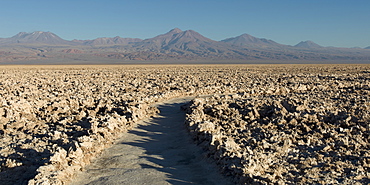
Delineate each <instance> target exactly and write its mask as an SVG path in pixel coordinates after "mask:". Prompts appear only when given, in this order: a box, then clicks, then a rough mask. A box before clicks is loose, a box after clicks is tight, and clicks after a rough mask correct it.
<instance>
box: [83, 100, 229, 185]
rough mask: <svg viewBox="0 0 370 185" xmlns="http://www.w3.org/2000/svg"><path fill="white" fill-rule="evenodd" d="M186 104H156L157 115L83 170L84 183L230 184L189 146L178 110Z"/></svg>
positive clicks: (174, 102) (181, 114)
mask: <svg viewBox="0 0 370 185" xmlns="http://www.w3.org/2000/svg"><path fill="white" fill-rule="evenodd" d="M186 101H189V99H184V98H182V99H174V100H170V101H169V102H166V103H164V104H161V105H159V106H158V109H159V110H160V113H159V115H157V116H155V117H153V118H150V119H148V120H145V121H143V122H141V123H139V125H138V126H137V127H136V128H134V129H133V130H131V131H129V132H128V133H126V134H124V136H123V137H122V139H121V140H120V141H119V142H118V143H117V144H115V145H114V146H113V147H112V148H110V149H108V150H107V151H106V153H107V155H106V154H103V156H102V158H101V159H98V160H97V161H96V162H95V163H94V164H93V165H92V166H91V167H90V168H88V169H87V171H86V172H87V173H90V174H91V176H90V177H85V179H86V180H87V181H89V183H88V184H174V185H183V184H232V183H230V182H229V181H230V180H229V179H224V177H223V176H222V175H220V173H219V172H218V168H217V166H216V165H215V164H211V163H208V162H207V161H206V159H205V156H204V155H203V151H202V149H200V148H199V147H198V146H196V145H195V144H194V143H193V141H192V139H191V137H190V135H189V133H188V132H187V130H186V128H185V125H184V120H185V113H184V112H183V111H181V110H180V106H181V105H183V104H184V103H186ZM123 163H124V164H123ZM104 173H106V174H104ZM85 183H86V181H85ZM76 184H78V183H76Z"/></svg>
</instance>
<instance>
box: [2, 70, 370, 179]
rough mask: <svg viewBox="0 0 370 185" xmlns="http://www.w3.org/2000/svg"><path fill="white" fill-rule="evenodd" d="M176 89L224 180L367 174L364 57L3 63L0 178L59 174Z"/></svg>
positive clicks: (191, 127) (369, 84)
mask: <svg viewBox="0 0 370 185" xmlns="http://www.w3.org/2000/svg"><path fill="white" fill-rule="evenodd" d="M203 95H207V96H203ZM178 97H195V98H193V99H192V100H191V101H189V102H188V103H186V104H184V105H183V106H182V109H183V111H185V112H186V118H185V119H184V120H183V122H184V124H185V125H186V127H187V128H188V132H189V134H190V135H191V137H192V138H193V139H194V142H195V143H197V144H198V146H199V147H200V148H202V149H203V150H204V156H206V157H207V158H209V159H210V162H212V161H213V163H215V164H217V166H218V168H219V171H220V173H222V174H223V175H224V176H226V177H229V178H230V179H231V180H232V183H235V184H253V183H256V184H368V183H369V182H370V150H369V149H370V144H369V133H370V130H369V121H370V65H366V64H364V65H355V64H353V65H347V64H342V65H334V64H333V65H318V64H316V65H308V64H307V65H306V64H304V65H303V64H302V65H293V64H290V65H95V66H94V65H90V66H89V65H81V66H78V65H69V66H63V65H53V66H37V65H28V66H0V140H1V142H0V170H1V171H0V184H68V183H69V182H70V181H71V180H73V178H74V177H75V174H76V173H77V172H79V171H81V170H84V168H85V167H86V166H87V165H89V163H90V162H91V160H93V159H94V158H96V157H98V156H99V155H100V154H101V153H102V152H103V151H104V150H105V149H106V148H108V147H110V146H111V145H112V143H113V142H114V141H115V140H116V139H118V138H119V136H120V135H121V134H122V133H125V132H127V131H129V130H131V129H133V128H135V127H136V126H137V123H138V122H139V121H140V120H142V119H144V118H147V117H150V116H155V115H157V114H158V113H159V110H158V109H157V108H156V107H155V106H153V105H154V104H155V103H158V102H163V101H166V100H170V99H173V98H178Z"/></svg>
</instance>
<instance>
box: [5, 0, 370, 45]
mask: <svg viewBox="0 0 370 185" xmlns="http://www.w3.org/2000/svg"><path fill="white" fill-rule="evenodd" d="M369 20H370V1H368V0H352V1H349V0H310V1H303V0H302V1H301V0H279V1H277V0H275V1H274V0H259V1H249V0H212V1H211V0H198V1H196V0H187V1H179V0H155V1H154V0H136V1H133V0H131V1H129V0H104V1H103V0H100V1H98V0H63V1H59V0H58V1H57V0H1V1H0V27H1V29H0V38H8V37H12V36H14V35H15V34H17V33H19V32H33V31H50V32H53V33H55V34H57V35H58V36H60V37H61V38H63V39H66V40H73V39H81V40H86V39H95V38H98V37H115V36H120V37H125V38H141V39H146V38H151V37H154V36H157V35H159V34H163V33H166V32H168V31H169V30H171V29H173V28H176V27H177V28H180V29H181V30H189V29H191V30H194V31H197V32H199V33H200V34H202V35H203V36H205V37H208V38H210V39H213V40H217V41H219V40H222V39H226V38H230V37H236V36H239V35H241V34H244V33H247V34H250V35H252V36H255V37H258V38H266V39H271V40H274V41H276V42H278V43H281V44H287V45H295V44H297V43H299V42H300V41H306V40H311V41H313V42H315V43H317V44H319V45H322V46H335V47H362V48H363V47H368V46H370V23H369Z"/></svg>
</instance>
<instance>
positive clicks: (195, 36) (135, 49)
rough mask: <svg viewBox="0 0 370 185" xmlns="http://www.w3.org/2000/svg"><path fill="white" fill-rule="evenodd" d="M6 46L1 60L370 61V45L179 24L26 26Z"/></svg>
mask: <svg viewBox="0 0 370 185" xmlns="http://www.w3.org/2000/svg"><path fill="white" fill-rule="evenodd" d="M0 46H1V48H0V53H1V55H0V61H1V60H2V59H3V60H12V61H13V60H23V59H32V60H34V59H35V60H36V59H47V58H65V57H67V58H68V57H74V60H80V58H81V57H82V58H84V57H85V58H92V57H103V58H110V59H114V60H199V59H202V60H208V59H209V60H369V61H370V50H366V49H362V48H335V47H322V46H320V45H318V44H316V43H314V42H312V41H302V42H300V43H298V44H297V45H295V46H290V45H284V44H280V43H277V42H275V41H273V40H269V39H265V38H257V37H254V36H252V35H249V34H242V35H240V36H237V37H231V38H227V39H224V40H221V41H215V40H212V39H210V38H207V37H205V36H203V35H201V34H200V33H198V32H196V31H194V30H185V31H182V30H181V29H179V28H174V29H172V30H170V31H168V32H167V33H164V34H160V35H158V36H155V37H153V38H148V39H144V40H142V39H138V38H122V37H119V36H116V37H111V38H110V37H100V38H96V39H93V40H76V39H75V40H72V41H68V40H64V39H62V38H60V37H59V36H57V35H56V34H54V33H51V32H42V31H37V32H32V33H26V32H20V33H18V34H17V35H15V36H13V37H10V38H0ZM12 47H20V48H22V47H23V49H21V50H24V52H18V53H17V52H14V50H12V49H6V48H12ZM76 57H77V58H76ZM4 58H5V59H4ZM84 60H88V59H84Z"/></svg>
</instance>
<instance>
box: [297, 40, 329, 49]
mask: <svg viewBox="0 0 370 185" xmlns="http://www.w3.org/2000/svg"><path fill="white" fill-rule="evenodd" d="M294 47H298V48H309V49H312V48H323V47H322V46H320V45H318V44H316V43H314V42H312V41H309V40H308V41H302V42H300V43H298V44H297V45H295V46H294Z"/></svg>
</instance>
